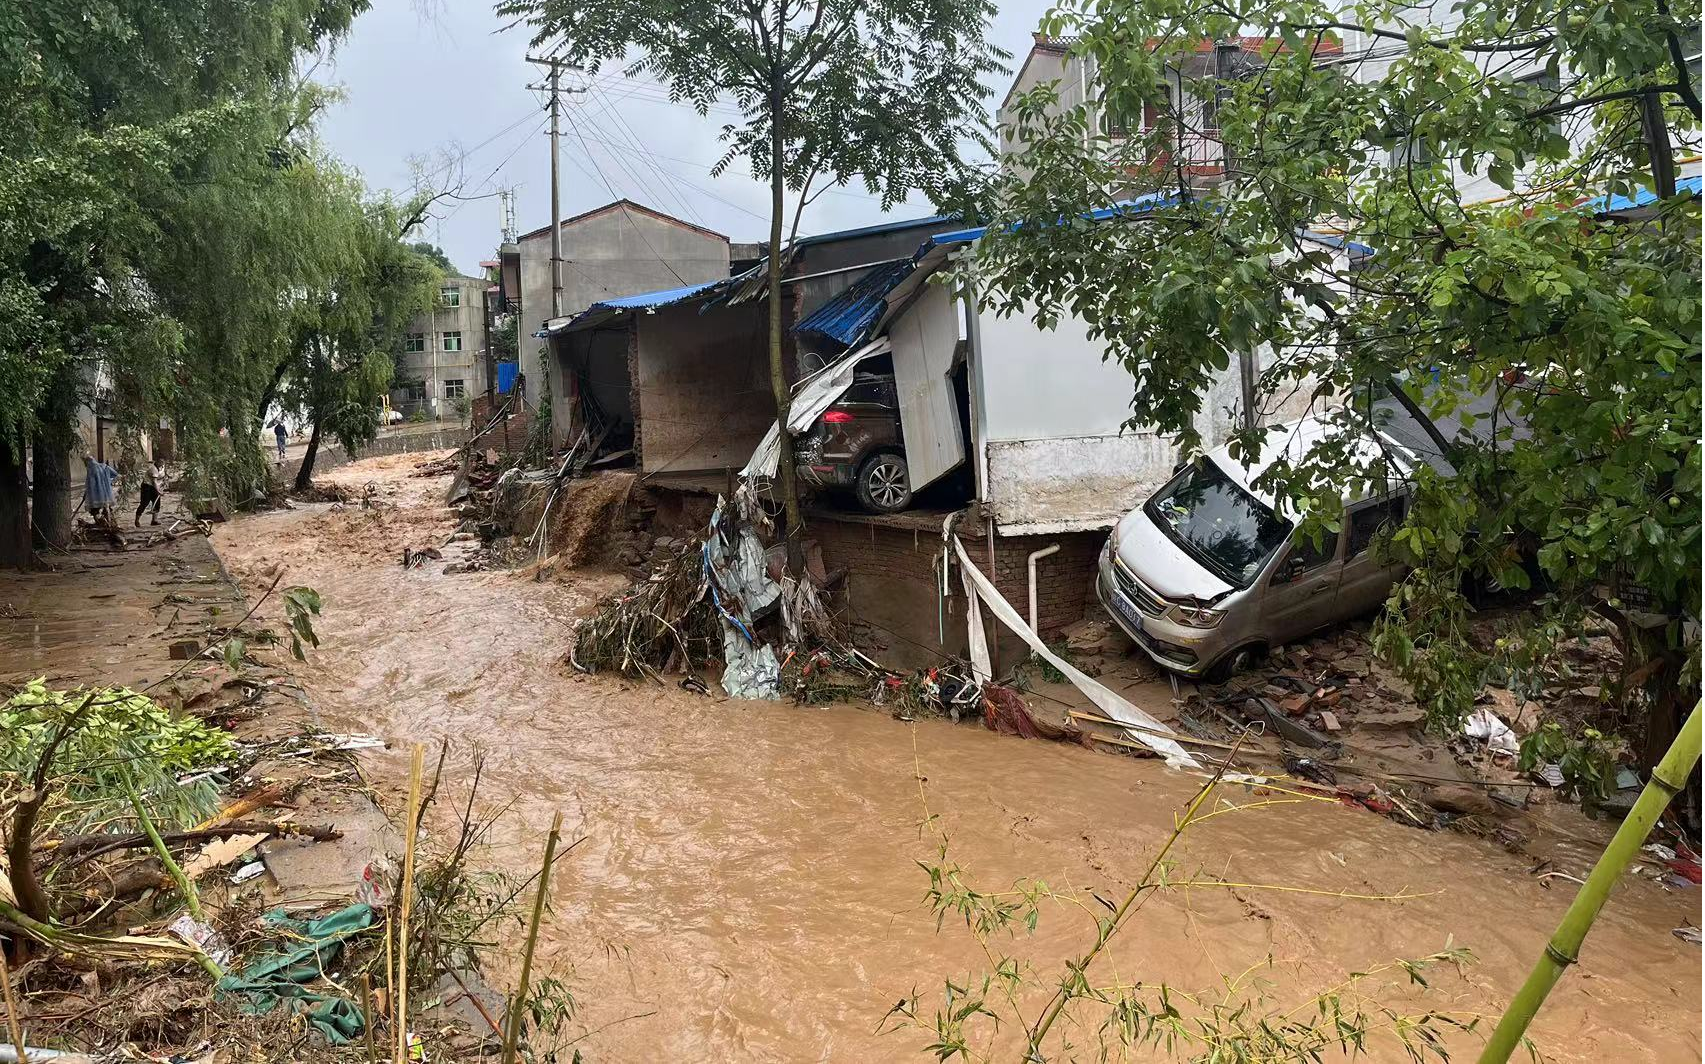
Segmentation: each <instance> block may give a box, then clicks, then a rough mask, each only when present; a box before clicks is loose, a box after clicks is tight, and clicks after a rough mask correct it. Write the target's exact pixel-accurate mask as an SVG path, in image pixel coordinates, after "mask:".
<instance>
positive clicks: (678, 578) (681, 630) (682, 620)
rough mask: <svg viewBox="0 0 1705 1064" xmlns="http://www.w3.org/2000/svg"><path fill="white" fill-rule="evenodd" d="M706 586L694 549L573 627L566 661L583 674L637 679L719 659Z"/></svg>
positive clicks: (718, 631) (719, 633)
mask: <svg viewBox="0 0 1705 1064" xmlns="http://www.w3.org/2000/svg"><path fill="white" fill-rule="evenodd" d="M709 587H710V585H709V578H708V577H707V576H706V575H705V571H704V562H703V558H702V555H701V554H700V552H699V547H698V545H697V544H694V545H692V546H690V547H688V548H686V549H684V550H682V551H681V552H679V553H678V554H676V555H675V556H673V557H671V558H669V559H667V560H665V561H664V562H663V563H662V564H661V565H659V566H658V567H657V569H656V570H655V571H654V572H653V573H652V574H651V577H650V579H648V580H645V581H643V582H641V583H637V584H635V585H633V586H632V587H630V588H628V589H626V590H624V591H622V592H619V593H618V594H616V595H613V596H611V597H610V598H608V599H605V600H604V601H603V602H602V603H600V604H599V607H598V609H597V611H596V612H594V613H593V614H592V615H591V616H589V617H586V618H584V619H583V620H581V621H580V622H579V623H578V624H576V625H575V628H574V649H573V651H572V652H571V653H570V661H571V662H572V663H573V664H574V666H575V667H576V668H578V669H580V670H582V671H585V672H601V671H604V670H611V671H615V672H619V673H621V674H622V675H624V676H631V677H635V678H640V677H646V676H650V677H655V676H656V675H657V674H658V673H661V672H668V671H670V670H671V669H672V668H676V667H681V666H700V665H703V664H704V663H705V662H707V661H709V660H711V659H713V658H715V657H718V656H720V654H721V652H722V629H721V626H720V625H719V624H718V622H717V619H716V607H715V606H714V605H712V603H711V600H710V596H709V594H708V591H709Z"/></svg>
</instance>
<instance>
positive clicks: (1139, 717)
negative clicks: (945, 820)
mask: <svg viewBox="0 0 1705 1064" xmlns="http://www.w3.org/2000/svg"><path fill="white" fill-rule="evenodd" d="M953 549H954V551H955V552H956V553H957V554H958V555H959V565H960V575H961V576H962V577H963V579H964V581H965V597H966V598H967V600H968V609H967V610H966V620H967V622H968V624H969V630H968V632H967V636H968V638H969V640H970V643H971V670H972V672H973V674H974V675H975V676H976V679H977V681H978V682H979V683H987V682H988V681H989V680H990V679H992V678H993V674H992V671H991V669H990V666H989V648H988V643H987V641H986V639H985V637H984V635H983V625H982V611H981V609H980V608H979V607H978V601H977V600H978V599H981V600H982V601H983V602H984V603H987V604H988V607H989V610H990V611H991V612H992V613H993V614H994V615H995V619H996V620H998V621H1000V622H1001V623H1002V624H1004V625H1006V626H1007V627H1008V628H1010V629H1012V630H1013V631H1014V632H1016V633H1018V636H1019V638H1021V639H1023V640H1024V642H1025V643H1026V644H1028V645H1029V647H1030V649H1031V650H1033V651H1035V652H1036V653H1037V654H1038V655H1040V656H1041V657H1042V658H1043V660H1045V661H1047V662H1048V664H1050V665H1052V666H1053V667H1054V668H1056V669H1058V670H1060V672H1061V673H1062V674H1063V675H1064V676H1065V678H1066V679H1067V680H1069V681H1071V684H1072V686H1074V687H1076V688H1077V689H1078V690H1079V691H1082V692H1083V693H1084V696H1085V697H1087V698H1088V699H1089V700H1090V701H1091V702H1093V703H1094V704H1095V705H1096V707H1097V708H1099V709H1100V710H1101V711H1102V712H1103V713H1105V714H1107V715H1108V716H1109V717H1111V718H1112V719H1114V720H1116V721H1118V722H1119V723H1120V724H1122V725H1124V726H1125V731H1126V734H1128V735H1130V737H1131V738H1132V739H1135V740H1136V741H1137V742H1139V743H1142V744H1143V745H1144V746H1146V747H1148V748H1149V749H1150V750H1153V751H1154V752H1155V753H1157V754H1159V755H1160V756H1161V757H1163V758H1165V759H1166V763H1167V764H1168V765H1171V766H1172V767H1173V768H1189V769H1199V768H1201V767H1202V766H1201V765H1200V764H1199V763H1198V762H1197V761H1196V759H1195V758H1194V757H1191V756H1190V755H1189V753H1187V752H1186V751H1185V749H1184V748H1183V747H1182V746H1179V745H1178V743H1177V742H1175V741H1173V740H1172V739H1170V738H1168V736H1170V735H1172V734H1173V732H1172V729H1170V728H1168V727H1167V726H1166V725H1164V724H1162V723H1161V722H1160V721H1158V720H1155V719H1154V718H1153V717H1151V716H1149V715H1148V714H1147V713H1144V712H1143V711H1142V710H1140V709H1138V708H1137V707H1136V706H1134V705H1132V704H1131V703H1129V702H1127V701H1126V700H1125V699H1123V698H1120V697H1119V696H1118V695H1117V694H1115V693H1113V692H1112V691H1110V690H1108V689H1107V688H1106V687H1103V686H1102V685H1101V684H1099V683H1096V682H1095V681H1094V680H1092V679H1090V678H1089V677H1088V676H1086V675H1085V674H1084V673H1082V672H1080V671H1079V670H1078V669H1077V667H1076V666H1074V665H1072V663H1071V662H1069V661H1067V660H1066V659H1064V658H1062V657H1060V656H1059V655H1058V654H1055V653H1054V652H1053V651H1052V650H1049V649H1048V645H1047V644H1046V643H1044V642H1042V638H1041V637H1040V636H1038V635H1037V634H1036V633H1035V632H1034V631H1032V630H1031V628H1030V626H1029V625H1028V624H1025V623H1024V618H1022V617H1020V616H1019V615H1018V611H1017V610H1014V609H1013V608H1012V604H1011V603H1009V602H1007V600H1006V599H1004V598H1002V597H1001V593H1000V592H999V591H996V590H995V585H994V584H992V583H990V582H989V578H988V577H986V576H984V575H983V572H982V570H981V569H978V568H977V566H976V563H974V562H972V561H971V556H970V555H969V554H967V553H965V544H964V543H963V542H962V541H961V540H960V539H959V537H958V536H957V535H955V536H954V537H953Z"/></svg>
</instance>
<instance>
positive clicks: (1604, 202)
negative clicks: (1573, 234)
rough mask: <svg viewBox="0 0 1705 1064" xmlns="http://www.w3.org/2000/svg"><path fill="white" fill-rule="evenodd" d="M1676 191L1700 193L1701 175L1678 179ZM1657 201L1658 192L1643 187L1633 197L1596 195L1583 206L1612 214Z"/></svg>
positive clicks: (1600, 212) (1597, 211) (1601, 212)
mask: <svg viewBox="0 0 1705 1064" xmlns="http://www.w3.org/2000/svg"><path fill="white" fill-rule="evenodd" d="M1675 191H1676V194H1677V195H1681V194H1682V193H1685V192H1691V193H1692V194H1693V195H1695V196H1697V195H1699V175H1698V174H1694V175H1693V176H1692V177H1684V178H1682V179H1681V180H1679V181H1677V182H1676V183H1675ZM1656 202H1658V194H1657V193H1656V192H1654V191H1653V190H1652V189H1649V188H1642V189H1639V190H1637V191H1636V192H1635V193H1634V197H1633V198H1632V199H1630V198H1629V197H1627V196H1623V195H1611V196H1594V197H1593V198H1592V199H1590V200H1587V201H1586V202H1585V203H1583V204H1581V206H1583V207H1585V208H1587V209H1588V210H1590V211H1592V212H1593V213H1594V214H1610V213H1612V212H1614V211H1631V210H1633V209H1635V208H1636V207H1646V206H1650V205H1651V204H1653V203H1656Z"/></svg>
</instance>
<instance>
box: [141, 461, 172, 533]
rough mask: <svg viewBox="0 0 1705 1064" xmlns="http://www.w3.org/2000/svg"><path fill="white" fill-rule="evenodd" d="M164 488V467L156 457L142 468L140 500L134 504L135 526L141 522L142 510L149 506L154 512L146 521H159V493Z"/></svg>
mask: <svg viewBox="0 0 1705 1064" xmlns="http://www.w3.org/2000/svg"><path fill="white" fill-rule="evenodd" d="M165 490H166V467H165V466H164V465H162V464H161V462H160V460H159V459H158V458H156V459H154V460H153V461H152V462H150V463H149V464H148V465H147V466H146V467H145V468H144V469H143V470H142V501H141V502H139V503H137V504H136V522H135V524H136V526H140V525H141V524H142V511H144V510H146V509H148V508H149V507H150V506H152V507H153V508H154V514H153V516H152V517H150V518H149V519H148V523H149V524H151V525H157V524H159V523H160V493H161V492H163V491H165Z"/></svg>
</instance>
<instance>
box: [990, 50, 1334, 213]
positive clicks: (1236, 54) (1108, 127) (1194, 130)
mask: <svg viewBox="0 0 1705 1064" xmlns="http://www.w3.org/2000/svg"><path fill="white" fill-rule="evenodd" d="M1033 42H1034V43H1032V45H1031V47H1030V53H1029V54H1028V55H1026V56H1025V57H1024V62H1023V64H1022V65H1021V66H1020V67H1019V68H1018V75H1017V76H1016V77H1015V78H1013V81H1012V87H1011V88H1009V89H1008V90H1007V93H1006V97H1005V98H1004V99H1003V100H1002V101H1001V105H1000V109H999V111H998V112H997V114H996V121H997V123H998V125H999V126H1000V151H1001V155H1002V156H1003V157H1007V156H1010V155H1011V154H1012V153H1013V151H1014V149H1015V147H1016V145H1015V144H1014V142H1013V141H1012V137H1011V129H1010V127H1011V126H1012V124H1013V123H1014V121H1015V119H1016V117H1017V108H1016V107H1015V106H1014V100H1015V99H1016V97H1017V96H1018V95H1019V94H1021V93H1024V92H1028V91H1029V90H1031V89H1033V88H1035V87H1037V86H1038V85H1041V84H1043V83H1044V82H1050V81H1052V82H1055V83H1056V86H1055V90H1056V92H1057V94H1058V102H1057V104H1056V106H1057V108H1058V110H1059V111H1060V112H1062V113H1064V112H1067V111H1071V110H1073V109H1075V108H1077V107H1078V106H1079V105H1082V104H1088V106H1089V109H1090V114H1091V122H1090V123H1089V126H1088V127H1087V130H1088V132H1087V134H1086V135H1095V134H1100V135H1104V136H1106V137H1109V138H1111V139H1113V140H1115V141H1118V140H1121V139H1123V138H1126V137H1131V136H1137V135H1142V134H1147V133H1149V132H1151V131H1152V130H1154V129H1155V128H1157V127H1158V126H1159V125H1160V124H1161V123H1162V122H1166V124H1167V126H1168V129H1169V131H1170V135H1169V137H1168V138H1167V139H1168V141H1169V142H1170V144H1169V147H1168V148H1167V149H1165V150H1162V151H1160V152H1158V153H1157V154H1156V156H1155V157H1154V159H1153V160H1151V164H1152V165H1153V166H1154V167H1155V169H1156V170H1158V171H1161V172H1163V173H1165V174H1166V175H1167V177H1168V178H1170V179H1171V180H1172V181H1173V182H1174V183H1176V179H1177V177H1178V176H1180V175H1181V176H1182V177H1183V179H1184V180H1185V181H1186V182H1188V183H1189V184H1190V185H1191V186H1192V187H1198V188H1202V187H1208V186H1211V185H1214V184H1217V183H1218V182H1219V181H1220V180H1221V179H1222V178H1223V177H1224V176H1225V169H1226V166H1225V163H1226V160H1225V150H1224V147H1223V146H1222V144H1221V142H1220V136H1219V126H1218V124H1217V123H1218V118H1217V114H1216V109H1215V98H1216V93H1215V90H1214V87H1213V86H1214V82H1215V80H1216V79H1221V78H1232V77H1237V76H1239V74H1240V73H1241V72H1242V71H1244V70H1245V69H1247V68H1249V67H1251V66H1252V65H1253V64H1254V62H1255V60H1256V58H1257V57H1258V56H1259V53H1260V52H1261V50H1262V49H1263V48H1266V47H1269V46H1275V47H1276V46H1278V45H1277V43H1276V42H1271V41H1269V40H1268V39H1267V38H1264V37H1235V38H1229V39H1226V40H1221V41H1206V40H1204V41H1199V42H1197V44H1196V46H1195V48H1194V50H1193V52H1192V54H1191V56H1190V58H1189V59H1188V60H1187V61H1186V62H1184V63H1182V64H1180V65H1179V66H1176V67H1173V68H1171V69H1170V70H1169V71H1168V85H1167V97H1168V106H1166V107H1164V108H1163V107H1159V106H1149V107H1145V108H1144V109H1143V113H1142V114H1140V115H1136V114H1132V115H1126V114H1120V113H1118V112H1117V111H1115V110H1113V109H1112V108H1109V107H1107V106H1105V105H1104V104H1103V103H1102V92H1101V89H1100V87H1099V71H1098V69H1097V67H1096V64H1095V62H1094V61H1093V59H1092V58H1089V57H1085V56H1081V55H1074V54H1072V50H1071V42H1069V41H1065V40H1057V39H1054V38H1049V37H1044V36H1042V35H1041V34H1036V35H1035V36H1034V38H1033ZM1318 51H1319V52H1320V53H1321V54H1326V53H1328V52H1330V53H1336V51H1337V46H1336V45H1334V44H1330V43H1326V44H1322V45H1321V46H1320V48H1319V49H1318ZM1169 114H1170V115H1172V116H1176V121H1175V122H1173V121H1168V116H1169ZM1008 165H1011V164H1010V163H1008Z"/></svg>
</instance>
